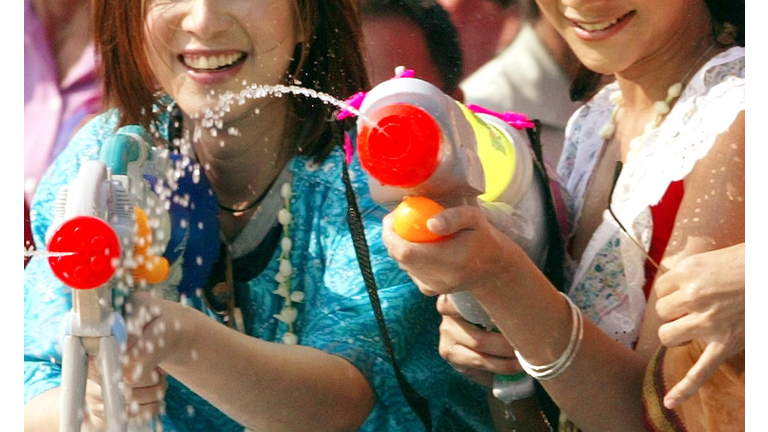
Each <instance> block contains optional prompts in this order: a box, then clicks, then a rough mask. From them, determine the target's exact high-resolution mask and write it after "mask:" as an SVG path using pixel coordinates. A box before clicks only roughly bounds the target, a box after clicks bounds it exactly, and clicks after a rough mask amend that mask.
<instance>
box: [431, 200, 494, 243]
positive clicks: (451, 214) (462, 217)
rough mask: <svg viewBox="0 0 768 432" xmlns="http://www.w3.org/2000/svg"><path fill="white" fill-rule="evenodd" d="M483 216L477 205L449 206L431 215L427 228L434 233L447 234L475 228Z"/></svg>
mask: <svg viewBox="0 0 768 432" xmlns="http://www.w3.org/2000/svg"><path fill="white" fill-rule="evenodd" d="M483 217H485V216H484V215H483V213H482V211H481V210H480V209H479V208H477V207H471V206H459V207H451V208H448V209H445V210H443V211H442V212H440V213H438V214H437V215H435V216H433V217H431V218H430V219H429V220H428V221H427V228H428V229H429V230H430V231H432V232H433V233H435V234H438V235H443V236H448V235H451V234H454V233H456V232H458V231H461V230H466V229H475V228H477V227H478V225H479V223H480V221H481V220H482V218H483Z"/></svg>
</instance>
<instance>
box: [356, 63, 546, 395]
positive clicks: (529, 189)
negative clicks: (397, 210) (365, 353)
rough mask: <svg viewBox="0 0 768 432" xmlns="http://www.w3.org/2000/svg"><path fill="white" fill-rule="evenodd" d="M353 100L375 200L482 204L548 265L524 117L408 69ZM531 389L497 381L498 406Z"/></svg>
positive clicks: (522, 381) (470, 314)
mask: <svg viewBox="0 0 768 432" xmlns="http://www.w3.org/2000/svg"><path fill="white" fill-rule="evenodd" d="M352 100H353V102H354V103H355V105H358V106H359V112H360V115H359V116H358V119H357V132H358V136H357V154H358V157H359V159H360V162H361V165H362V166H363V168H364V169H365V170H366V172H368V174H370V177H369V186H370V190H371V194H372V197H373V199H374V200H375V201H376V202H378V203H380V204H382V205H383V206H384V207H387V208H389V209H392V208H393V207H395V206H396V205H397V204H398V203H400V202H401V201H402V200H403V199H404V198H406V197H411V196H421V197H428V198H431V199H432V200H434V201H436V202H438V203H439V204H441V205H442V206H444V207H452V206H457V205H462V204H468V205H476V206H480V207H481V208H482V209H483V210H484V213H485V215H486V216H487V218H488V220H489V221H490V222H491V223H492V224H493V225H494V226H495V227H496V228H497V229H499V230H500V231H501V232H503V233H504V234H506V235H507V236H509V237H510V238H512V239H513V240H515V241H516V242H517V243H518V244H519V245H520V246H521V247H522V248H523V249H524V250H525V251H526V252H527V254H528V255H529V256H530V257H531V259H532V260H533V261H534V262H535V263H536V264H537V265H538V266H539V267H540V268H541V267H542V266H543V265H544V262H545V259H546V254H547V245H548V243H549V242H548V236H549V235H550V233H549V232H548V231H549V230H548V228H547V223H546V220H547V214H546V208H545V193H546V192H545V191H546V189H545V188H546V186H545V184H544V182H543V180H542V179H541V178H539V177H537V176H536V175H535V170H534V161H533V157H532V150H531V147H530V143H529V140H528V138H527V136H526V135H524V134H523V133H521V132H520V130H519V129H522V128H525V127H533V126H534V124H533V123H531V122H529V121H528V120H527V119H526V118H525V116H523V115H520V114H515V113H504V114H498V113H494V112H492V111H489V110H486V109H483V108H481V107H477V106H472V105H469V106H465V105H463V104H461V103H459V102H457V101H455V100H454V99H452V98H451V97H449V96H447V95H446V94H444V93H443V92H442V91H440V90H439V89H438V88H437V87H435V86H433V85H431V84H429V83H427V82H425V81H422V80H419V79H416V78H411V77H410V74H403V73H402V72H401V73H398V74H397V76H396V77H395V78H393V79H390V80H388V81H385V82H383V83H381V84H379V85H378V86H376V87H374V88H373V89H372V90H371V91H370V92H368V93H367V94H364V95H362V94H358V95H356V96H355V97H354V98H353V99H352ZM356 108H357V107H356ZM558 241H559V240H558ZM450 298H451V300H452V301H453V302H454V304H455V305H456V307H457V309H458V310H459V312H460V313H461V314H462V316H463V317H464V318H465V319H467V320H468V321H470V322H473V323H475V324H477V325H481V326H483V327H484V328H486V329H489V330H492V329H495V325H494V324H493V322H492V321H491V319H490V317H488V315H487V314H486V313H485V311H484V310H483V308H482V307H481V306H480V305H479V304H478V303H477V301H476V300H475V299H474V297H473V296H472V295H471V294H470V293H468V292H461V293H454V294H451V295H450ZM532 393H533V382H532V378H530V377H529V376H527V375H526V374H522V376H497V377H496V380H495V382H494V395H495V396H496V397H498V398H500V399H502V400H504V399H519V398H523V397H524V396H525V395H527V396H528V397H530V396H531V395H532Z"/></svg>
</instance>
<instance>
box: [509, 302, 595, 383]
mask: <svg viewBox="0 0 768 432" xmlns="http://www.w3.org/2000/svg"><path fill="white" fill-rule="evenodd" d="M560 294H561V295H562V296H563V297H565V299H566V300H567V301H568V305H569V306H570V307H571V323H572V324H571V326H572V330H571V340H570V341H569V342H568V347H566V348H565V351H564V352H563V354H562V355H561V356H560V358H559V359H557V360H555V361H554V362H552V363H550V364H547V365H542V366H534V365H532V364H530V363H528V362H527V361H525V359H524V358H523V356H521V355H520V353H519V352H518V351H517V350H515V356H517V360H518V361H519V362H520V366H521V367H522V368H523V370H524V371H525V372H526V373H528V375H530V376H532V377H533V378H536V379H537V380H539V381H546V380H551V379H553V378H556V377H558V376H559V375H560V374H561V373H563V372H564V371H565V370H566V369H568V367H569V366H570V365H571V363H572V362H573V359H574V358H576V352H577V351H578V350H579V347H580V346H581V340H582V339H584V317H583V316H582V315H581V310H580V309H579V308H578V306H576V305H575V304H573V301H571V299H570V298H569V297H568V296H567V295H565V294H563V293H560Z"/></svg>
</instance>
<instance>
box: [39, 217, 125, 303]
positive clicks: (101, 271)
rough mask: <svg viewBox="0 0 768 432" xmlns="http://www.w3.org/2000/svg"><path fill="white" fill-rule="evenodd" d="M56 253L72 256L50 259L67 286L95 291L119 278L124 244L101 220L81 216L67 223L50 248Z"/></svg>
mask: <svg viewBox="0 0 768 432" xmlns="http://www.w3.org/2000/svg"><path fill="white" fill-rule="evenodd" d="M48 251H49V252H52V253H71V254H70V255H64V256H51V257H48V264H50V266H51V270H53V274H55V275H56V277H58V278H59V279H61V281H62V282H64V283H65V284H67V286H69V287H71V288H75V289H92V288H97V287H99V286H101V285H103V284H104V283H106V282H107V281H108V280H109V279H110V278H111V277H112V275H114V274H115V269H116V266H115V262H116V260H117V258H119V257H120V241H119V239H118V238H117V234H115V231H114V230H112V228H111V227H110V226H109V225H108V224H107V223H106V222H104V221H102V220H101V219H99V218H96V217H92V216H77V217H74V218H72V219H70V220H68V221H66V222H64V223H63V224H62V225H61V226H60V227H59V228H58V229H57V230H56V232H55V233H54V234H53V236H52V237H51V241H50V242H49V245H48Z"/></svg>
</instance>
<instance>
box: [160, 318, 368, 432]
mask: <svg viewBox="0 0 768 432" xmlns="http://www.w3.org/2000/svg"><path fill="white" fill-rule="evenodd" d="M185 321H188V322H190V323H191V325H190V326H189V329H190V330H191V331H190V332H189V334H188V335H187V337H186V338H185V342H187V344H186V346H187V347H189V349H183V350H182V349H178V350H175V354H173V355H172V356H170V357H169V358H168V359H167V361H165V362H162V363H161V364H160V366H161V367H162V368H164V369H165V370H166V371H167V372H168V373H169V374H170V375H172V376H174V377H175V378H176V379H178V380H179V381H181V382H182V383H183V384H184V385H186V386H188V387H189V388H190V389H192V390H193V391H195V392H196V393H198V394H199V395H200V396H201V397H203V398H204V399H206V400H207V401H209V402H210V403H211V404H213V405H214V406H216V407H217V408H219V409H220V410H221V411H222V412H224V413H225V414H227V415H228V416H230V417H231V418H233V419H234V420H236V421H238V422H239V423H241V424H243V425H245V426H247V427H249V428H252V429H255V430H270V431H282V430H318V431H319V430H357V429H358V428H359V427H360V425H362V423H363V422H364V421H365V419H366V418H367V417H368V415H369V413H370V412H371V410H372V409H373V406H374V404H375V396H374V393H373V390H372V388H371V386H370V385H369V383H368V381H367V380H366V378H365V376H364V375H363V374H362V373H361V372H360V371H359V370H358V369H357V368H355V367H354V366H353V365H352V364H351V363H349V362H347V361H346V360H345V359H343V358H341V357H337V356H334V355H330V354H327V353H324V352H322V351H319V350H316V349H313V348H309V347H304V346H289V345H283V344H278V343H272V342H266V341H263V340H260V339H256V338H253V337H250V336H247V335H244V334H241V333H238V332H236V331H234V330H232V329H230V328H228V327H226V326H223V325H220V324H219V323H217V322H215V321H213V320H211V319H210V318H209V317H207V316H205V315H203V314H202V313H200V312H198V311H196V310H193V309H190V310H188V313H187V316H186V317H185Z"/></svg>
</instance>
